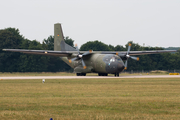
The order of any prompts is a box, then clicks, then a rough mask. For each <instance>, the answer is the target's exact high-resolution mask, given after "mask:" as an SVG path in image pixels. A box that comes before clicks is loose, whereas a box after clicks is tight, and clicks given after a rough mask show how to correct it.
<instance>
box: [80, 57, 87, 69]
mask: <svg viewBox="0 0 180 120" xmlns="http://www.w3.org/2000/svg"><path fill="white" fill-rule="evenodd" d="M81 61H82V65H83V68H84V69H86V68H87V67H86V65H85V63H84V60H83V59H81Z"/></svg>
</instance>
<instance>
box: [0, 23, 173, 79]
mask: <svg viewBox="0 0 180 120" xmlns="http://www.w3.org/2000/svg"><path fill="white" fill-rule="evenodd" d="M130 49H131V44H129V46H128V50H127V52H126V51H92V50H89V51H79V49H78V47H77V45H76V48H74V47H71V46H69V45H68V44H66V43H65V41H64V36H63V32H62V27H61V24H60V23H57V24H54V51H51V50H23V49H3V51H12V52H22V53H27V54H37V55H48V56H57V57H61V59H62V60H63V61H64V62H66V63H67V64H68V65H69V66H71V67H72V68H74V72H75V73H76V74H77V76H86V73H91V72H93V73H98V75H99V76H107V75H108V74H114V75H115V76H119V73H120V72H122V71H123V70H124V69H127V60H128V58H131V59H134V60H139V58H138V57H133V56H131V55H145V54H157V53H166V52H176V50H157V51H130ZM123 60H125V63H124V62H123Z"/></svg>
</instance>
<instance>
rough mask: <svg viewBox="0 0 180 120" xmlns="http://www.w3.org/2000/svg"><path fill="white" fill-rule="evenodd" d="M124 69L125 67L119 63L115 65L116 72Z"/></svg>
mask: <svg viewBox="0 0 180 120" xmlns="http://www.w3.org/2000/svg"><path fill="white" fill-rule="evenodd" d="M124 67H125V66H124V64H123V63H121V62H120V63H118V64H117V70H118V71H119V72H121V71H122V70H123V69H124Z"/></svg>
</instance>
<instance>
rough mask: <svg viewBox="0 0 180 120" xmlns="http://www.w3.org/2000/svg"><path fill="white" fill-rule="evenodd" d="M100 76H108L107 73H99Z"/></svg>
mask: <svg viewBox="0 0 180 120" xmlns="http://www.w3.org/2000/svg"><path fill="white" fill-rule="evenodd" d="M98 75H99V76H108V74H107V73H98Z"/></svg>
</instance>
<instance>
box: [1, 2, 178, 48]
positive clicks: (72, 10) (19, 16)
mask: <svg viewBox="0 0 180 120" xmlns="http://www.w3.org/2000/svg"><path fill="white" fill-rule="evenodd" d="M0 3H1V4H0V16H1V17H0V29H4V28H8V27H15V28H18V29H19V30H20V33H21V34H22V35H23V36H24V37H25V38H27V39H30V40H34V39H36V40H37V41H40V42H42V41H43V39H46V38H48V36H50V35H53V34H54V28H53V27H54V24H55V23H62V27H63V31H64V35H65V36H69V37H70V38H72V39H73V40H75V42H74V43H77V44H78V45H79V47H80V46H81V45H82V44H84V43H86V42H87V41H94V40H99V41H102V42H103V43H105V44H111V45H114V46H116V45H125V44H126V43H127V42H128V41H130V40H132V41H133V42H134V43H138V44H140V45H143V43H145V46H153V47H154V46H159V47H169V46H172V47H180V0H0Z"/></svg>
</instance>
